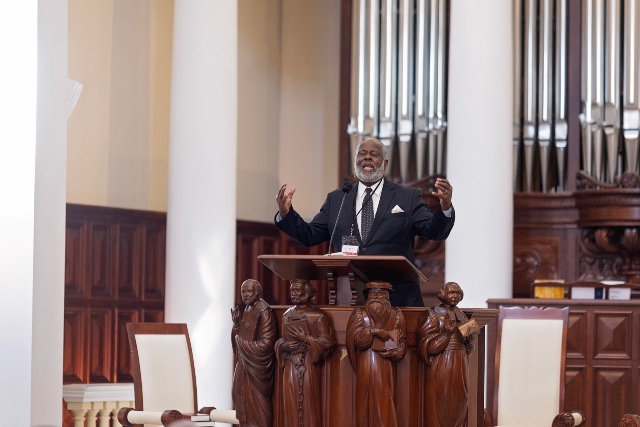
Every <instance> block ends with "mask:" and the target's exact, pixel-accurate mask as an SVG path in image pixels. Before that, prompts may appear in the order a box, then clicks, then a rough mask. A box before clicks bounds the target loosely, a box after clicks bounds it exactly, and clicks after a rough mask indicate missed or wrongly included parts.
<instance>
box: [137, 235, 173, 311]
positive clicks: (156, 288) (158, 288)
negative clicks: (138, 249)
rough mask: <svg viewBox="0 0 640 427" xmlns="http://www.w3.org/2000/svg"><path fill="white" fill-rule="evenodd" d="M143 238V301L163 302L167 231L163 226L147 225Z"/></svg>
mask: <svg viewBox="0 0 640 427" xmlns="http://www.w3.org/2000/svg"><path fill="white" fill-rule="evenodd" d="M144 231H145V239H144V249H143V251H144V258H143V261H144V265H143V267H142V271H143V273H144V280H143V283H144V289H143V299H144V300H145V301H150V300H152V301H162V302H164V284H165V264H166V262H165V261H166V253H167V233H166V228H165V227H158V226H153V225H149V226H146V227H145V229H144Z"/></svg>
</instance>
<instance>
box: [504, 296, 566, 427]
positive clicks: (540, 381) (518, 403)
mask: <svg viewBox="0 0 640 427" xmlns="http://www.w3.org/2000/svg"><path fill="white" fill-rule="evenodd" d="M568 320H569V308H568V307H565V308H540V307H500V312H499V315H498V325H497V328H498V333H497V341H496V359H495V371H494V372H495V382H494V384H495V387H494V399H493V402H494V408H493V417H494V418H493V419H494V421H496V425H497V426H527V427H547V426H550V425H551V424H552V422H553V419H554V418H555V416H556V415H557V414H558V413H559V412H560V411H561V410H562V408H563V404H564V379H565V356H566V337H567V324H568Z"/></svg>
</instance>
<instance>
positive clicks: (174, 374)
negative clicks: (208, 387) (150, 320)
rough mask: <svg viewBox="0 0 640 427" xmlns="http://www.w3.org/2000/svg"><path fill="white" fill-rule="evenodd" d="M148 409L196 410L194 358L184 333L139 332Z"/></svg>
mask: <svg viewBox="0 0 640 427" xmlns="http://www.w3.org/2000/svg"><path fill="white" fill-rule="evenodd" d="M136 343H137V347H138V356H139V360H140V376H141V380H142V398H143V404H144V410H145V411H160V412H162V411H165V410H167V409H175V410H178V411H180V412H187V413H190V412H193V410H194V407H195V401H194V396H193V382H194V379H193V378H192V376H191V358H190V357H189V347H188V344H187V339H186V336H185V335H182V334H180V335H170V334H158V335H155V334H137V335H136Z"/></svg>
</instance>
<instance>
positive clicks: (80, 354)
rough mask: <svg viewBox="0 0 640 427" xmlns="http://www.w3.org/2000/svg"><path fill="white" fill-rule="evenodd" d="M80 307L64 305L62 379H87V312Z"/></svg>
mask: <svg viewBox="0 0 640 427" xmlns="http://www.w3.org/2000/svg"><path fill="white" fill-rule="evenodd" d="M86 311H87V310H86V309H84V308H82V307H65V310H64V353H63V369H62V375H63V381H64V382H65V383H85V382H86V381H88V378H87V373H86V371H85V367H86V366H87V365H86V363H85V354H86V346H85V342H86V341H85V339H86V335H87V334H86V330H87V313H86Z"/></svg>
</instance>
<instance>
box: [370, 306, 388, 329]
mask: <svg viewBox="0 0 640 427" xmlns="http://www.w3.org/2000/svg"><path fill="white" fill-rule="evenodd" d="M365 306H366V310H367V315H368V316H369V318H370V319H371V323H372V324H373V326H374V327H376V328H384V326H385V325H386V323H387V320H389V315H390V314H391V303H390V302H389V301H388V300H387V301H384V302H380V301H367V302H366V304H365Z"/></svg>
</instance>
